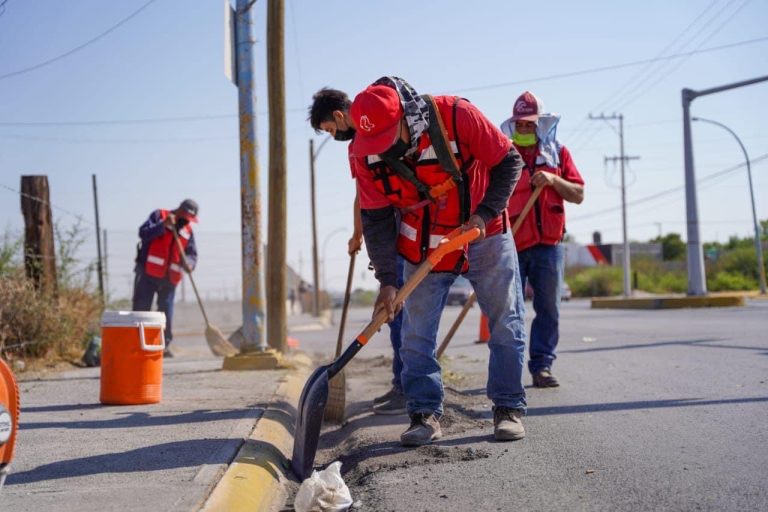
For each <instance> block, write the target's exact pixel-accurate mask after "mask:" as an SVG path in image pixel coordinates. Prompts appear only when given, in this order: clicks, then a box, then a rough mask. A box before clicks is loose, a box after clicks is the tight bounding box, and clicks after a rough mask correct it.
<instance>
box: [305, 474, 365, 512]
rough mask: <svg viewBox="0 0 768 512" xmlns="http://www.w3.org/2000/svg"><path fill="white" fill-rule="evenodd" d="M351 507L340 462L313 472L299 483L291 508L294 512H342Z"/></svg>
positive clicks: (349, 495)
mask: <svg viewBox="0 0 768 512" xmlns="http://www.w3.org/2000/svg"><path fill="white" fill-rule="evenodd" d="M351 506H352V495H351V494H350V493H349V487H347V484H346V483H344V479H343V478H341V462H338V461H336V462H334V463H333V464H331V465H330V466H328V467H327V468H325V469H324V470H322V471H320V472H317V471H313V472H312V476H310V477H309V478H307V479H306V480H304V481H303V482H302V483H301V487H299V492H297V493H296V499H295V500H294V501H293V507H294V509H295V510H296V512H326V511H329V512H342V511H344V510H347V509H348V508H349V507H351Z"/></svg>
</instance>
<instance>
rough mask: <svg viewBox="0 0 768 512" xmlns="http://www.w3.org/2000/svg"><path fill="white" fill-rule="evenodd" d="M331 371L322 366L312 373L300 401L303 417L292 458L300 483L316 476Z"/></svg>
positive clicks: (298, 420) (297, 424) (300, 419)
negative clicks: (317, 456)
mask: <svg viewBox="0 0 768 512" xmlns="http://www.w3.org/2000/svg"><path fill="white" fill-rule="evenodd" d="M328 368H329V366H320V367H319V368H317V369H316V370H315V371H314V372H312V375H310V376H309V379H307V383H306V384H304V389H303V390H302V392H301V398H300V399H299V408H298V412H299V416H298V418H297V419H296V437H295V438H294V441H293V457H292V458H291V468H292V469H293V472H294V473H295V474H296V476H298V477H299V481H304V479H305V478H307V477H308V476H309V475H310V474H311V473H312V467H313V466H314V464H315V453H317V445H318V443H319V442H320V428H321V427H322V425H323V415H324V413H325V406H326V404H327V403H328Z"/></svg>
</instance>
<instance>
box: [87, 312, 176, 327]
mask: <svg viewBox="0 0 768 512" xmlns="http://www.w3.org/2000/svg"><path fill="white" fill-rule="evenodd" d="M139 323H144V324H149V325H160V326H161V327H162V328H163V329H165V313H163V312H161V311H105V312H104V314H102V315H101V326H102V327H133V326H136V325H138V324H139Z"/></svg>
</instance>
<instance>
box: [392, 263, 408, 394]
mask: <svg viewBox="0 0 768 512" xmlns="http://www.w3.org/2000/svg"><path fill="white" fill-rule="evenodd" d="M404 265H405V260H404V259H403V258H402V257H400V256H398V257H397V288H398V289H400V288H402V287H403V270H404V269H403V267H404ZM402 327H403V313H402V311H401V312H400V313H398V314H397V316H395V319H394V320H392V321H391V322H390V323H389V341H390V342H391V343H392V386H393V387H394V388H395V389H397V390H398V391H400V392H402V391H403V383H402V381H401V379H400V374H401V373H403V358H402V357H400V347H401V346H402V345H403V339H402Z"/></svg>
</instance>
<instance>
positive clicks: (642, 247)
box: [563, 242, 662, 267]
mask: <svg viewBox="0 0 768 512" xmlns="http://www.w3.org/2000/svg"><path fill="white" fill-rule="evenodd" d="M563 246H564V248H565V266H566V267H594V266H595V265H600V264H602V265H613V266H621V264H622V258H623V257H624V245H623V244H590V245H581V244H577V243H574V242H563ZM629 255H630V258H636V257H644V258H649V259H654V260H659V261H661V260H662V252H661V244H657V243H639V242H633V243H630V244H629Z"/></svg>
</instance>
